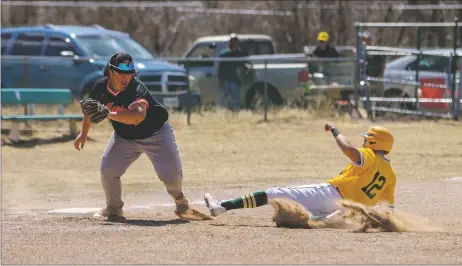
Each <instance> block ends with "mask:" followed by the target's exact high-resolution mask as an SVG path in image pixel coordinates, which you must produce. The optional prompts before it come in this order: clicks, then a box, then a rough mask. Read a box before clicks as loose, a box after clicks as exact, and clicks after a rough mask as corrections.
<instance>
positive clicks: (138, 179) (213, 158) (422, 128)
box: [2, 110, 462, 264]
mask: <svg viewBox="0 0 462 266" xmlns="http://www.w3.org/2000/svg"><path fill="white" fill-rule="evenodd" d="M262 119H263V115H262V114H261V115H255V114H251V113H249V112H242V113H240V114H239V116H238V117H234V116H232V115H231V114H227V113H223V112H216V113H204V114H203V115H202V116H201V115H197V114H193V116H192V125H191V126H188V125H187V124H186V114H183V113H181V114H179V113H173V114H171V118H170V121H171V124H172V125H173V127H174V129H175V134H176V138H177V143H178V145H179V149H180V155H181V158H182V162H183V168H184V169H183V172H184V175H185V181H184V186H185V190H186V192H187V194H188V195H190V197H191V198H192V199H193V200H200V199H201V197H202V195H203V193H204V192H207V191H209V192H212V193H214V194H216V195H217V196H219V197H220V198H229V197H235V196H240V194H242V193H244V192H248V191H249V190H255V189H263V188H267V187H273V186H286V185H301V184H307V183H312V182H323V181H325V180H326V179H328V178H330V177H332V176H335V175H336V174H338V173H339V172H340V171H341V169H342V168H343V167H344V166H345V165H346V163H347V162H348V161H347V159H346V158H345V157H344V156H343V155H342V154H341V152H340V150H339V149H338V148H337V145H336V143H335V142H334V140H333V138H332V136H331V135H330V134H329V133H326V132H324V130H323V126H324V123H325V121H326V120H327V119H333V120H334V121H335V122H336V123H337V125H338V127H339V129H340V131H341V132H342V133H344V134H345V135H346V136H348V137H349V139H350V141H351V142H352V143H353V144H356V145H360V144H361V143H362V139H361V137H360V136H359V135H358V134H359V133H360V132H364V131H365V130H367V128H368V127H369V126H371V125H372V123H371V122H368V121H364V120H357V121H352V120H349V119H347V118H344V117H330V118H329V117H321V118H320V117H318V116H317V114H314V113H308V112H301V111H296V110H283V111H281V112H272V113H270V114H269V122H268V123H264V122H262ZM381 125H383V126H386V127H388V128H389V129H390V130H391V131H392V133H393V134H394V135H395V137H396V143H395V148H394V150H393V154H392V155H391V160H392V162H393V165H394V167H395V170H396V172H397V176H398V195H399V197H398V199H397V200H398V201H399V204H401V205H400V206H401V207H403V208H405V209H407V210H415V211H417V212H419V213H420V214H422V213H423V214H429V215H431V216H432V217H437V216H438V215H440V216H451V217H453V219H455V220H450V219H449V220H448V219H446V218H445V219H444V220H443V221H444V222H443V223H446V224H445V225H446V226H449V228H455V229H456V230H458V232H459V233H457V234H448V235H444V236H443V235H440V236H438V237H437V239H436V240H435V239H433V238H434V237H433V236H431V235H425V236H421V237H419V236H413V235H411V236H408V237H406V238H404V237H401V238H400V240H399V241H398V240H397V239H395V238H394V237H392V236H383V237H382V236H381V237H380V239H381V241H384V242H383V243H385V244H384V245H386V248H387V250H388V252H385V253H383V254H396V255H395V257H396V259H394V258H395V257H390V256H392V255H390V256H388V255H386V256H385V255H384V257H383V258H380V259H378V258H376V257H373V256H372V255H370V254H376V252H377V251H378V250H382V248H384V247H385V246H384V245H382V244H380V245H379V242H377V245H376V244H371V243H369V242H368V239H370V237H368V236H366V237H364V238H363V237H360V238H361V239H362V240H361V239H358V237H356V236H345V235H342V236H341V237H343V238H345V239H344V240H343V241H342V243H341V244H339V245H336V244H335V243H336V240H337V239H338V236H337V235H336V233H332V232H329V231H327V232H320V233H315V232H311V230H306V231H310V233H299V232H292V231H286V230H283V229H280V230H279V229H275V228H273V227H274V224H273V223H272V222H271V209H268V208H265V207H264V208H262V209H260V208H259V209H256V210H249V212H247V211H246V210H245V211H242V212H236V213H235V215H236V216H234V215H233V214H229V215H228V216H226V215H225V217H223V218H220V219H217V221H215V222H212V224H211V225H216V226H213V227H210V226H209V225H210V224H207V223H206V224H197V223H192V224H189V225H188V224H177V223H176V222H174V221H170V220H169V219H174V218H175V217H174V216H173V212H172V209H168V211H164V210H163V209H156V210H153V211H149V212H148V214H147V215H148V217H151V218H154V219H156V221H152V223H153V224H154V225H156V226H158V227H156V228H149V227H146V228H143V229H140V226H133V225H123V226H122V225H121V226H118V227H115V228H120V230H124V233H123V234H124V237H122V236H121V235H119V234H117V233H116V232H120V231H117V230H114V229H108V228H109V227H107V226H104V225H101V224H99V222H93V221H90V220H56V219H54V220H52V219H51V218H44V217H45V216H43V211H45V210H50V209H52V208H58V207H61V208H66V207H73V206H80V207H83V206H93V207H95V206H98V205H100V204H101V203H102V202H103V195H102V190H101V185H100V179H99V174H98V169H99V164H100V158H101V154H102V152H103V149H104V147H105V144H106V140H107V138H108V136H109V134H110V132H111V128H110V126H109V125H108V124H107V123H103V124H101V125H97V126H95V127H94V128H93V129H92V130H91V132H90V137H91V140H90V141H88V143H87V144H86V146H85V149H84V150H83V151H81V152H78V151H76V150H74V148H73V145H72V141H71V140H69V139H67V140H66V139H65V138H64V139H61V140H62V142H56V141H49V140H53V139H59V138H61V136H62V135H63V134H65V133H66V132H67V124H66V123H64V122H50V123H39V124H34V125H33V129H34V130H36V132H34V135H33V136H25V137H23V138H24V140H27V139H31V138H37V139H36V140H34V141H30V142H28V143H27V142H26V144H29V145H26V144H24V145H22V146H3V147H2V208H3V211H4V213H10V214H9V215H10V216H4V217H3V218H4V219H3V220H4V225H7V227H6V229H4V231H3V232H4V234H5V236H6V237H5V238H3V239H4V241H5V242H3V246H5V249H4V250H3V251H4V252H3V254H4V255H5V256H6V257H7V258H8V260H7V261H4V262H5V263H6V262H10V263H12V262H19V263H50V262H52V263H69V262H70V263H80V262H85V263H135V264H136V263H365V262H366V261H364V260H363V259H360V258H364V257H367V258H369V259H371V260H369V261H367V262H370V263H373V262H374V260H373V259H375V262H377V263H392V262H398V263H409V262H410V263H420V262H424V263H425V262H427V263H428V262H436V263H444V262H447V263H454V262H455V261H457V257H458V256H457V253H458V252H457V250H459V251H460V241H459V244H457V239H459V240H460V229H461V228H462V226H461V225H462V222H460V221H462V220H461V218H460V214H458V213H460V211H461V210H462V206H461V204H460V202H461V197H460V193H458V192H457V189H456V187H455V185H456V184H457V185H459V183H457V182H456V183H454V186H451V185H448V184H449V183H448V181H439V180H443V179H447V178H452V177H455V176H462V172H461V159H460V158H462V149H461V146H462V141H461V140H460V136H461V135H462V127H461V124H460V122H459V123H458V122H452V121H433V122H428V121H427V122H383V123H381ZM2 126H3V127H4V128H8V127H9V124H8V123H4V124H3V125H2ZM122 182H123V186H124V187H123V192H124V198H125V199H126V203H127V205H131V204H136V203H142V202H144V203H145V204H146V203H147V202H153V201H157V202H161V203H166V202H171V201H170V199H169V198H168V196H167V193H166V192H165V190H164V188H163V185H162V183H161V182H160V181H159V180H158V179H157V177H156V175H155V173H154V171H153V168H152V166H151V164H150V162H149V161H148V159H147V157H146V156H142V157H141V158H140V159H139V160H138V161H136V162H135V163H134V164H133V165H132V167H131V168H130V169H128V171H127V173H126V174H125V176H123V178H122ZM447 202H452V204H447ZM34 209H36V210H39V211H40V212H34V214H32V216H31V215H29V214H27V216H24V217H23V218H20V219H19V218H14V217H17V216H15V215H16V214H14V213H16V212H19V211H25V212H26V213H28V212H29V211H31V210H34ZM202 210H204V209H202ZM11 213H12V214H11ZM40 213H42V214H40ZM11 215H12V216H11ZM31 217H35V218H34V219H36V220H37V221H38V222H34V224H31V223H32V222H31V221H30V219H31ZM143 217H144V218H143V219H146V217H145V216H143ZM454 217H456V218H454ZM44 219H45V220H44ZM157 220H159V221H157ZM169 221H170V222H169ZM451 221H452V222H451ZM145 223H148V224H149V223H150V222H149V221H146V222H143V224H145ZM243 224H245V225H247V227H241V226H244V225H243ZM218 225H222V226H221V227H220V226H218ZM17 226H21V227H23V229H21V230H29V229H24V228H30V230H32V231H21V230H19V229H17ZM249 226H250V227H249ZM252 226H255V227H252ZM259 226H260V227H261V228H260V227H259ZM54 228H56V230H57V231H54V230H55V229H54ZM71 228H72V230H74V231H69V230H71ZM78 228H81V229H78ZM83 228H86V229H85V230H86V231H85V233H82V232H80V231H78V230H83ZM111 228H114V227H111ZM233 228H240V229H239V230H230V229H233ZM244 229H245V230H244ZM18 230H19V231H18ZM33 230H38V231H33ZM76 230H77V231H76ZM101 230H103V231H104V232H105V233H103V234H102V233H101ZM274 230H278V231H277V232H275V231H274ZM26 232H28V233H27V234H32V235H34V237H35V238H34V239H32V240H31V239H30V238H28V237H25V236H26V234H24V233H26ZM40 232H41V233H40ZM50 232H55V233H50ZM42 233H43V234H42ZM75 234H78V236H79V239H80V238H82V239H87V240H85V241H88V242H85V241H84V240H82V241H83V242H82V241H80V242H79V243H80V244H82V245H83V244H84V243H90V242H91V243H99V244H98V248H95V247H93V249H91V250H90V248H91V247H92V246H88V247H84V246H82V250H87V251H88V252H89V253H88V254H87V253H76V252H77V251H76V249H75V248H73V249H71V248H66V246H63V245H64V243H66V245H67V244H69V245H73V244H74V242H73V241H72V239H74V238H73V237H76V235H75ZM80 234H82V235H80ZM273 234H277V235H278V236H277V237H276V236H274V237H272V236H273ZM308 234H309V235H308ZM147 235H149V236H150V237H149V238H147V237H146V236H147ZM211 235H212V236H211ZM23 236H24V237H23ZM174 236H176V237H175V239H181V240H180V242H179V243H183V244H181V245H182V246H181V247H180V248H184V249H187V248H188V247H189V248H190V247H191V245H192V244H194V245H196V246H197V250H198V252H195V253H191V252H188V256H189V257H188V258H189V260H187V261H185V260H182V259H181V258H179V257H178V256H177V253H175V252H173V251H172V250H166V249H165V248H164V247H167V246H168V245H169V243H170V244H171V241H172V237H174ZM186 236H188V237H186ZM213 236H214V237H213ZM62 237H64V238H62ZM375 237H378V236H375ZM101 238H102V239H105V241H106V242H104V243H122V242H127V243H132V244H133V245H131V246H123V247H122V246H119V248H117V250H119V251H121V250H124V251H123V253H121V254H119V255H117V256H116V257H113V258H114V259H113V260H111V261H107V260H104V259H103V258H106V257H107V256H110V254H111V252H110V251H109V249H107V248H109V246H111V248H113V246H112V244H111V245H109V244H107V245H106V244H103V243H102V242H101V241H102V240H101ZM60 239H61V240H60ZM98 239H100V240H98ZM122 239H131V240H130V241H132V242H130V241H128V240H127V241H122ZM212 239H213V241H214V243H216V245H218V246H215V247H212V246H210V245H209V243H208V242H206V241H211V240H212ZM257 239H258V241H256V240H257ZM307 239H309V240H310V241H311V242H312V241H315V242H316V243H317V245H319V247H318V248H317V247H310V246H307V245H306V240H307ZM347 239H348V240H347ZM443 239H444V241H443ZM145 240H146V241H145ZM154 240H155V241H154ZM167 240H168V241H167ZM47 241H50V243H53V241H62V242H60V243H63V244H62V245H61V246H59V247H58V246H56V247H54V246H52V245H51V244H50V245H47V246H43V245H42V244H39V243H42V242H44V243H45V242H47ZM95 241H97V242H95ZM98 241H99V242H98ZM114 241H116V242H114ZM117 241H119V242H117ZM184 241H186V242H184ZM188 241H189V242H188ZM261 241H264V243H266V245H265V249H264V250H263V249H261V248H259V246H258V245H259V244H258V243H260V242H261ZM310 241H308V242H310ZM345 241H353V242H354V243H355V244H353V245H354V246H358V249H357V250H356V249H355V251H354V252H355V254H356V255H354V254H352V253H351V252H352V251H351V250H343V249H342V246H345ZM358 241H360V242H358ZM361 241H363V242H361ZM422 241H424V242H425V241H430V242H428V245H427V244H425V247H428V248H429V249H431V250H432V251H431V252H430V251H428V250H427V251H425V252H421V253H416V254H417V255H413V257H412V259H409V260H405V259H403V258H405V257H406V255H405V254H409V247H412V246H415V245H416V243H418V244H419V245H421V246H422V245H424V244H423V242H422ZM431 241H437V243H439V244H438V245H448V246H447V247H446V246H445V247H444V249H445V250H446V251H442V246H441V249H440V248H439V246H438V247H436V246H435V245H436V244H435V243H436V242H431ZM448 241H450V242H448ZM29 242H30V243H29ZM257 242H258V243H257ZM353 242H352V243H353ZM398 242H399V243H403V244H398ZM25 243H28V244H27V245H26V248H22V249H19V248H18V247H23V246H24V245H25ZM242 243H246V244H248V246H247V247H246V248H243V247H242ZM270 243H271V244H270ZM368 243H369V244H368ZM374 243H376V242H374ZM425 243H427V242H425ZM95 245H96V244H95ZM117 245H119V244H117ZM120 245H123V244H120ZM395 245H400V248H399V252H398V251H396V252H398V253H400V254H401V255H398V253H394V252H391V250H394V248H393V247H394V246H395ZM457 245H459V247H457ZM42 246H43V248H40V249H39V250H40V252H42V253H43V254H45V253H46V254H48V255H47V256H48V257H37V256H34V255H33V254H37V252H38V251H37V250H38V249H37V248H38V247H42ZM218 247H221V248H218ZM289 247H290V248H289ZM294 247H296V248H294ZM210 249H213V250H217V249H219V251H217V252H219V253H217V254H210V253H208V252H209V251H210ZM56 250H58V251H56ZM73 250H74V251H73ZM140 250H143V256H141V255H136V254H138V253H139V252H140ZM242 250H247V251H248V252H247V253H246V254H247V255H246V256H242V255H243V254H242ZM326 250H327V251H329V250H331V251H332V252H328V254H327V253H325V252H324V251H326ZM363 250H364V251H363ZM406 250H407V251H406ZM52 251H53V252H55V251H56V252H60V253H59V254H67V255H66V256H65V257H66V258H67V259H64V257H63V256H64V255H63V256H61V257H56V256H55V257H54V255H53V254H54V253H50V252H52ZM199 251H200V252H199ZM275 251H276V252H275ZM333 251H335V252H333ZM441 252H446V254H445V257H444V259H441V260H438V258H439V257H438V256H440V255H442V253H441ZM279 253H280V254H281V255H278V256H276V255H277V254H279ZM122 254H124V256H122ZM149 254H162V255H155V256H154V255H152V256H151V255H149ZM206 254H207V255H206ZM302 254H303V255H302ZM307 254H308V255H307ZM323 254H324V255H323ZM326 254H327V255H326ZM403 254H404V255H403ZM369 255H370V256H369ZM44 256H45V255H44ZM105 256H106V257H105ZM342 256H352V257H351V259H348V258H347V257H342ZM403 256H404V257H403ZM77 257H80V258H81V259H82V260H79V261H75V260H73V259H72V258H77ZM124 258H125V259H124ZM385 258H389V259H388V260H385ZM409 258H410V257H409ZM148 259H149V260H148Z"/></svg>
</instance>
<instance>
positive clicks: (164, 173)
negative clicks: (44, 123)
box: [74, 53, 204, 220]
mask: <svg viewBox="0 0 462 266" xmlns="http://www.w3.org/2000/svg"><path fill="white" fill-rule="evenodd" d="M134 74H135V68H134V62H133V59H132V57H131V56H130V55H129V54H126V53H116V54H115V55H113V56H112V57H111V59H110V61H109V63H108V64H107V66H106V67H105V69H104V77H103V78H101V79H100V80H98V82H97V83H96V84H95V86H94V87H93V90H92V91H91V92H90V94H89V96H90V100H91V101H93V102H96V104H97V105H96V106H95V108H93V107H92V106H90V103H89V102H88V101H82V102H81V105H82V111H83V113H84V114H85V115H84V120H83V124H82V131H81V133H80V134H79V136H78V137H77V138H76V139H75V141H74V147H75V148H76V149H77V150H79V151H80V150H81V149H83V147H84V144H85V142H86V139H87V136H88V131H89V129H90V127H91V125H92V123H98V122H100V121H101V120H104V118H108V119H109V120H110V122H111V124H112V126H113V128H114V131H113V133H112V134H111V136H110V138H109V140H108V142H107V146H106V149H105V151H104V154H103V157H102V162H101V168H100V173H101V183H102V186H103V190H104V192H105V194H106V206H105V207H104V208H103V209H102V210H101V212H100V215H101V216H104V217H108V219H124V215H123V206H124V202H123V201H122V189H121V180H120V178H121V176H122V175H123V174H124V173H125V171H126V170H127V169H128V167H129V166H130V165H131V164H132V163H133V162H134V161H135V160H137V159H138V158H139V157H140V156H141V154H143V153H144V154H146V155H147V156H148V157H149V159H150V161H151V162H152V164H153V166H154V169H155V171H156V173H157V176H158V177H159V179H160V180H161V181H162V182H163V183H164V184H165V186H166V189H167V192H168V193H169V194H170V195H171V196H172V197H173V199H174V202H175V204H176V210H175V214H176V215H178V216H179V217H180V218H184V219H198V220H202V219H204V217H200V215H201V214H200V213H199V212H197V211H195V210H194V209H192V208H190V206H189V203H188V200H187V198H186V197H185V195H184V194H183V191H182V181H183V174H182V165H181V160H180V156H179V152H178V148H177V145H176V143H175V136H174V133H173V129H172V127H171V126H170V124H169V122H168V112H167V110H166V109H165V108H164V107H163V106H162V105H161V104H160V103H159V102H158V101H157V100H156V99H155V98H154V97H153V96H152V95H151V94H150V93H149V91H148V90H147V88H146V87H145V85H144V84H143V83H142V82H141V81H140V80H139V79H137V78H136V77H135V76H134ZM90 109H92V110H90ZM92 112H93V113H92ZM98 112H99V113H98ZM95 113H97V115H95ZM98 115H99V117H101V115H103V117H102V118H101V119H97V118H95V117H97V116H98Z"/></svg>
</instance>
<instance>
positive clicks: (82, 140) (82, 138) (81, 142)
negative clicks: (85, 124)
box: [74, 132, 87, 151]
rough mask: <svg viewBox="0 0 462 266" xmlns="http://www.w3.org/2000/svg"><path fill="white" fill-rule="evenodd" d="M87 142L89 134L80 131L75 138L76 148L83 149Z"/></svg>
mask: <svg viewBox="0 0 462 266" xmlns="http://www.w3.org/2000/svg"><path fill="white" fill-rule="evenodd" d="M85 142H87V136H86V135H83V134H82V132H80V134H79V135H78V136H77V137H76V138H75V140H74V148H75V149H76V150H78V151H80V150H81V149H83V146H85Z"/></svg>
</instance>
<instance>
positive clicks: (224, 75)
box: [218, 34, 248, 112]
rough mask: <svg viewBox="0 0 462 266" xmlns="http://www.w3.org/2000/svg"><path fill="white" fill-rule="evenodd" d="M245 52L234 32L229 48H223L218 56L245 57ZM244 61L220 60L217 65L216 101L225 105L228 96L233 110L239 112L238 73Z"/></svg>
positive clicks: (239, 91) (239, 80)
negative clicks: (217, 86) (217, 85)
mask: <svg viewBox="0 0 462 266" xmlns="http://www.w3.org/2000/svg"><path fill="white" fill-rule="evenodd" d="M246 56H248V54H247V53H245V52H244V51H242V50H241V49H240V48H239V38H238V37H237V36H236V35H235V34H231V35H230V39H229V48H228V49H225V50H224V51H223V52H222V53H221V54H220V58H227V57H246ZM245 63H246V62H245V61H242V62H229V61H228V62H220V63H219V66H218V79H219V81H220V88H219V89H218V103H219V105H220V106H221V107H223V108H226V107H227V100H228V96H231V99H232V110H233V112H239V110H240V105H241V88H240V87H241V79H240V76H239V73H238V69H239V68H245Z"/></svg>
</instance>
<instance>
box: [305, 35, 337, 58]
mask: <svg viewBox="0 0 462 266" xmlns="http://www.w3.org/2000/svg"><path fill="white" fill-rule="evenodd" d="M328 41H329V34H328V33H327V32H325V31H322V32H320V33H319V34H318V41H317V43H316V49H315V50H314V52H313V54H312V56H317V57H339V56H340V54H339V53H338V52H337V50H336V49H335V48H334V47H332V46H331V45H330V44H329V43H328Z"/></svg>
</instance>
